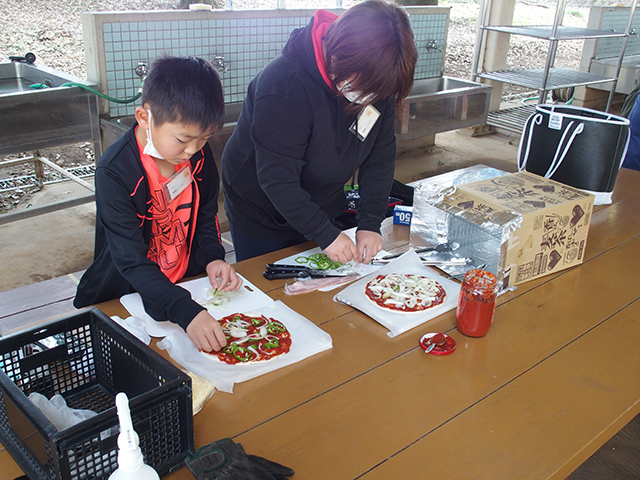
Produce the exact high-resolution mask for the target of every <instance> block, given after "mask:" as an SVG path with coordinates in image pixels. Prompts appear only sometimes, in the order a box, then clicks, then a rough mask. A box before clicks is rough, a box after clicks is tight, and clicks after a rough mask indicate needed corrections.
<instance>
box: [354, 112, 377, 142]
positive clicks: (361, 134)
mask: <svg viewBox="0 0 640 480" xmlns="http://www.w3.org/2000/svg"><path fill="white" fill-rule="evenodd" d="M379 116H380V112H379V111H378V110H377V109H376V107H374V106H373V105H367V106H366V107H365V109H364V110H362V111H361V112H360V115H358V121H357V122H353V124H352V125H351V128H349V131H350V132H351V133H353V134H354V135H355V136H356V137H358V139H359V140H360V141H361V142H364V140H365V139H366V138H367V135H369V132H370V131H371V129H372V128H373V126H374V125H375V124H376V122H377V121H378V117H379ZM356 125H358V131H357V132H356Z"/></svg>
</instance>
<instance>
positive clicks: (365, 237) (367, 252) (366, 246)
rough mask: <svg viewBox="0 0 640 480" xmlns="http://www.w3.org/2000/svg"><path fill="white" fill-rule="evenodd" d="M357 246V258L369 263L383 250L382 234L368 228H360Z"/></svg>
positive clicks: (357, 235) (357, 234)
mask: <svg viewBox="0 0 640 480" xmlns="http://www.w3.org/2000/svg"><path fill="white" fill-rule="evenodd" d="M356 247H357V249H358V253H357V254H356V255H357V256H356V260H357V261H358V262H362V263H369V262H370V261H371V259H372V258H373V257H375V256H376V255H377V254H378V252H379V251H380V250H382V235H380V234H379V233H376V232H371V231H368V230H358V231H357V232H356Z"/></svg>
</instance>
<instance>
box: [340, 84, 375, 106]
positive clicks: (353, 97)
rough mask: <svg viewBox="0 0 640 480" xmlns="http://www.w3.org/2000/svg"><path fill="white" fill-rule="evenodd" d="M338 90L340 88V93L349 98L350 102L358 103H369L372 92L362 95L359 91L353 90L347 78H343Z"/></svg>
mask: <svg viewBox="0 0 640 480" xmlns="http://www.w3.org/2000/svg"><path fill="white" fill-rule="evenodd" d="M338 90H340V93H341V94H342V95H344V98H346V99H347V100H349V101H350V102H351V103H357V104H358V105H362V104H364V103H369V102H370V101H371V100H372V99H373V94H369V95H367V96H365V97H363V96H362V94H361V93H360V92H359V91H357V90H354V88H353V86H351V84H350V83H349V80H345V81H344V82H343V83H342V86H341V87H340V88H339V89H338Z"/></svg>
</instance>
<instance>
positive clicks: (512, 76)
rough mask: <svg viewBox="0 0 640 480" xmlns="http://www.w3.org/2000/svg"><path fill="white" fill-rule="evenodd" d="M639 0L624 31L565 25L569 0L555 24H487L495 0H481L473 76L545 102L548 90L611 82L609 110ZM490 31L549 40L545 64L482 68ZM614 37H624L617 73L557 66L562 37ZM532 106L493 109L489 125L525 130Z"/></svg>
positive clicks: (561, 3)
mask: <svg viewBox="0 0 640 480" xmlns="http://www.w3.org/2000/svg"><path fill="white" fill-rule="evenodd" d="M636 1H637V0H633V1H632V5H631V11H630V13H629V21H628V23H627V28H626V30H625V31H624V32H614V31H606V30H596V29H592V28H579V27H569V26H564V25H562V19H563V17H564V12H565V8H566V5H567V0H558V3H557V5H556V13H555V18H554V22H553V25H536V26H514V25H488V18H489V13H490V10H491V8H490V7H491V2H492V0H481V3H480V13H479V15H478V33H477V41H476V47H475V51H474V59H473V66H472V72H473V74H472V79H473V80H474V81H477V78H485V79H488V80H494V81H498V82H503V83H509V84H512V85H518V86H521V87H525V88H530V89H533V90H537V91H538V94H539V95H538V103H544V102H545V100H546V98H547V93H548V92H549V91H551V90H556V89H562V88H569V87H578V86H584V85H594V84H601V83H607V82H611V89H610V91H609V98H608V100H607V107H606V111H607V112H608V111H609V109H610V108H611V103H612V101H613V95H614V93H615V90H616V85H617V82H618V76H619V75H620V68H621V65H622V61H623V59H624V51H625V48H626V45H627V39H628V37H629V33H630V31H631V21H632V19H633V14H634V12H635V9H636ZM487 31H494V32H500V33H506V34H510V35H523V36H528V37H534V38H540V39H544V40H547V41H548V42H549V50H548V54H547V58H546V62H545V65H544V66H543V67H539V66H538V67H532V68H527V69H517V70H501V71H493V72H483V71H479V70H480V68H481V65H480V63H481V62H480V57H481V55H482V52H483V48H484V47H483V43H484V42H485V41H486V32H487ZM611 37H622V38H623V41H622V46H621V48H620V53H619V58H618V63H617V68H616V71H615V75H614V76H612V77H611V76H603V75H599V74H595V73H590V72H583V71H579V70H571V69H567V68H558V67H555V66H554V63H555V57H556V50H557V48H558V42H560V41H563V40H584V39H598V38H611ZM533 109H535V107H532V106H522V107H514V108H509V109H504V110H498V111H495V112H490V113H489V117H488V119H487V124H488V125H492V126H495V127H501V128H504V129H506V130H511V131H514V132H518V133H519V132H521V131H522V127H523V126H524V122H525V121H526V119H527V118H528V116H529V114H530V113H531V112H532V110H533Z"/></svg>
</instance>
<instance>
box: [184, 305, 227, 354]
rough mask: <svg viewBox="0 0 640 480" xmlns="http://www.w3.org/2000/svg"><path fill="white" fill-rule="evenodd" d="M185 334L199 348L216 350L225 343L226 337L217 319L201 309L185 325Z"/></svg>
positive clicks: (208, 350)
mask: <svg viewBox="0 0 640 480" xmlns="http://www.w3.org/2000/svg"><path fill="white" fill-rule="evenodd" d="M187 335H189V338H190V339H191V341H192V342H193V343H194V345H195V346H196V347H197V348H198V349H199V350H204V351H205V352H214V351H215V352H217V351H219V350H220V349H221V348H222V347H224V346H226V345H227V339H226V337H225V335H224V333H223V331H222V327H221V326H220V324H219V323H218V321H217V320H216V319H215V318H213V317H212V316H211V315H209V312H207V311H206V310H202V311H201V312H200V313H199V314H198V315H196V316H195V317H193V320H191V323H190V324H189V325H187Z"/></svg>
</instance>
